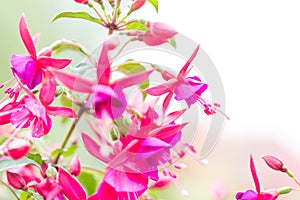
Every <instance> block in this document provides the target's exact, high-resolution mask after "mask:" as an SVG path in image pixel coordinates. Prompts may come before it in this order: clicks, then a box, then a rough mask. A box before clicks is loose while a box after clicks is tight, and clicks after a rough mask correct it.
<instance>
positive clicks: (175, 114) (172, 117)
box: [164, 109, 186, 124]
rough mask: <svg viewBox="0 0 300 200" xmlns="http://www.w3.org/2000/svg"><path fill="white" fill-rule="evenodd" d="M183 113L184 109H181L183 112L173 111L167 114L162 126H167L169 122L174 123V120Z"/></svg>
mask: <svg viewBox="0 0 300 200" xmlns="http://www.w3.org/2000/svg"><path fill="white" fill-rule="evenodd" d="M185 111H186V109H183V110H179V111H175V112H172V113H170V114H168V115H167V116H166V118H165V119H164V124H169V123H171V122H174V121H175V120H176V119H178V118H179V117H181V116H182V115H183V113H184V112H185Z"/></svg>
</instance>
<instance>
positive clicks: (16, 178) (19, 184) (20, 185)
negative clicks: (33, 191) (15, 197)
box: [6, 171, 27, 190]
mask: <svg viewBox="0 0 300 200" xmlns="http://www.w3.org/2000/svg"><path fill="white" fill-rule="evenodd" d="M6 176H7V181H8V183H9V184H10V185H11V186H12V187H14V188H15V189H17V190H27V186H26V182H25V180H24V179H23V177H22V176H20V175H19V174H17V173H13V172H9V171H7V172H6Z"/></svg>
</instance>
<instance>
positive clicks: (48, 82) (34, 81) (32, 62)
mask: <svg viewBox="0 0 300 200" xmlns="http://www.w3.org/2000/svg"><path fill="white" fill-rule="evenodd" d="M19 30H20V35H21V38H22V40H23V43H24V45H25V47H26V49H27V51H28V53H29V55H24V54H22V55H13V56H12V59H11V64H12V66H11V69H12V71H13V73H14V75H15V76H17V78H18V79H19V80H20V81H21V82H22V83H23V84H25V85H27V87H28V88H29V89H34V88H35V87H36V86H37V85H39V84H40V83H41V82H42V79H43V77H44V83H43V86H42V89H41V97H42V98H44V97H48V96H51V97H50V98H54V95H55V88H56V82H55V80H53V78H54V76H53V75H52V73H51V70H52V69H53V70H58V69H63V68H64V67H66V66H67V65H69V64H70V63H71V60H70V59H60V58H51V57H50V56H51V54H52V50H51V49H49V48H48V49H47V48H46V49H44V50H43V51H42V52H41V53H39V54H37V52H36V47H35V42H36V40H37V38H34V39H33V38H32V37H31V35H30V33H29V30H28V27H27V23H26V19H25V16H24V15H23V16H22V17H21V19H20V23H19Z"/></svg>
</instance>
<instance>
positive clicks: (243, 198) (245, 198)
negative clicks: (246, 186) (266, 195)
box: [235, 190, 267, 200]
mask: <svg viewBox="0 0 300 200" xmlns="http://www.w3.org/2000/svg"><path fill="white" fill-rule="evenodd" d="M235 198H236V199H237V200H257V198H258V194H257V193H256V192H254V191H253V190H247V191H246V192H245V193H243V192H239V193H237V194H236V195H235ZM266 200H267V199H266Z"/></svg>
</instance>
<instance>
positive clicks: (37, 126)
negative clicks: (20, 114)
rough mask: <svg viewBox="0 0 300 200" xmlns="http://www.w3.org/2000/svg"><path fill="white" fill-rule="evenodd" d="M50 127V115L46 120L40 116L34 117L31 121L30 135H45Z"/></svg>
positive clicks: (36, 136) (35, 136)
mask: <svg viewBox="0 0 300 200" xmlns="http://www.w3.org/2000/svg"><path fill="white" fill-rule="evenodd" d="M51 127H52V120H51V119H50V117H48V116H47V117H46V121H44V120H42V119H41V118H38V117H36V118H35V120H34V122H33V127H32V133H31V134H32V137H34V138H40V137H42V136H44V135H47V134H48V133H49V131H50V129H51Z"/></svg>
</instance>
